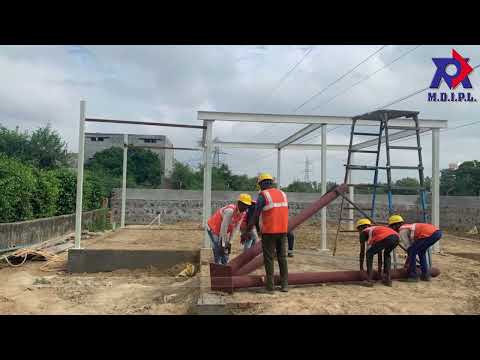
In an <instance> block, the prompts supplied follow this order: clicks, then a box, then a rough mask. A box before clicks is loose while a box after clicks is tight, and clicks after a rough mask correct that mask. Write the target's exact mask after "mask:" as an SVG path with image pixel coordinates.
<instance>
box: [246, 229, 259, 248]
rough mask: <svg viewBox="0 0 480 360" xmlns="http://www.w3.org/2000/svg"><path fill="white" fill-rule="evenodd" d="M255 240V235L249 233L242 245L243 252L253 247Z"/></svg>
mask: <svg viewBox="0 0 480 360" xmlns="http://www.w3.org/2000/svg"><path fill="white" fill-rule="evenodd" d="M256 240H257V238H256V236H255V233H254V232H253V231H251V232H250V233H249V234H248V239H247V240H245V242H244V243H243V251H247V250H248V249H250V248H251V247H252V246H253V245H255V242H256Z"/></svg>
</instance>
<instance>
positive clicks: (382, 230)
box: [363, 226, 398, 245]
mask: <svg viewBox="0 0 480 360" xmlns="http://www.w3.org/2000/svg"><path fill="white" fill-rule="evenodd" d="M363 232H364V233H366V234H367V235H368V242H367V243H368V245H372V244H375V243H377V242H379V241H382V240H384V239H385V238H387V237H389V236H390V235H396V236H397V237H398V234H397V232H396V231H395V230H393V229H390V228H389V227H387V226H370V227H368V228H366V229H365V230H363Z"/></svg>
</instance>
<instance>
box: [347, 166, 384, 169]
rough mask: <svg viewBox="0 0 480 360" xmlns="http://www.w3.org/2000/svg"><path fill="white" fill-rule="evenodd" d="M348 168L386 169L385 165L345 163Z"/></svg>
mask: <svg viewBox="0 0 480 360" xmlns="http://www.w3.org/2000/svg"><path fill="white" fill-rule="evenodd" d="M345 166H346V167H347V168H348V169H351V170H377V169H386V167H383V166H366V165H345Z"/></svg>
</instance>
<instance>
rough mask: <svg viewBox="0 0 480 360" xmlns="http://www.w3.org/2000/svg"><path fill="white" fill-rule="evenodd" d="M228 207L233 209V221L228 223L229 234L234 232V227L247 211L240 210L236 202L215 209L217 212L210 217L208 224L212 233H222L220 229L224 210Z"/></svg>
mask: <svg viewBox="0 0 480 360" xmlns="http://www.w3.org/2000/svg"><path fill="white" fill-rule="evenodd" d="M226 209H232V210H233V215H232V221H231V222H230V224H228V229H227V233H228V234H231V233H232V231H233V229H234V228H235V227H236V226H237V225H238V224H239V223H240V222H241V221H242V219H243V217H244V215H245V213H241V212H240V211H238V208H237V206H236V205H234V204H230V205H227V206H224V207H222V208H220V209H218V210H217V211H215V214H213V215H212V216H211V217H210V219H208V226H209V227H210V230H211V231H212V233H214V234H215V235H220V229H221V227H222V221H223V212H224V211H225V210H226Z"/></svg>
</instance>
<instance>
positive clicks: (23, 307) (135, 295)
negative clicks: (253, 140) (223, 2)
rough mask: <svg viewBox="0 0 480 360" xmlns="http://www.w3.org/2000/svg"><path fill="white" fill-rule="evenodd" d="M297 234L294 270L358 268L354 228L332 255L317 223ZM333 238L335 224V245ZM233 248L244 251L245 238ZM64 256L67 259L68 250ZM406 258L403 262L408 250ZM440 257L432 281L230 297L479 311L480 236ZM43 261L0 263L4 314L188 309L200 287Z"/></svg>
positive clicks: (155, 233)
mask: <svg viewBox="0 0 480 360" xmlns="http://www.w3.org/2000/svg"><path fill="white" fill-rule="evenodd" d="M295 234H296V241H297V243H296V250H297V252H296V254H295V257H294V258H288V260H289V270H290V271H292V272H297V271H332V270H349V269H352V270H357V268H358V262H357V254H358V243H357V240H356V237H355V235H351V234H349V235H348V236H344V237H343V238H342V239H341V241H340V242H339V245H338V250H337V257H336V258H332V257H331V256H329V255H327V254H321V253H319V252H318V251H316V249H317V248H318V245H319V239H320V231H319V226H318V225H308V226H307V225H304V226H301V227H300V228H299V229H298V230H296V232H295ZM334 238H335V228H334V226H332V227H331V228H330V229H329V240H330V241H329V244H328V246H329V248H332V247H333V239H334ZM202 240H203V232H202V231H199V230H198V224H196V223H179V224H175V225H162V226H161V227H160V229H153V230H148V229H145V228H141V227H133V228H130V229H126V230H122V231H119V232H116V233H112V234H108V235H106V236H104V237H100V238H92V239H88V240H85V241H84V243H83V245H84V246H85V247H89V248H117V249H118V248H143V249H145V248H153V249H185V250H186V249H191V250H193V249H199V248H200V247H201V244H202ZM233 251H234V254H235V253H238V252H239V251H240V246H239V244H238V239H237V240H236V241H235V242H234V243H233ZM400 252H401V251H400ZM401 255H403V254H400V253H399V258H400V256H401ZM62 256H63V258H64V259H66V254H63V255H62ZM399 260H400V261H401V262H402V263H403V260H404V258H400V259H399ZM433 261H434V266H436V267H438V268H440V270H441V272H442V273H441V275H440V276H439V277H438V278H435V279H433V281H432V282H430V283H425V282H419V283H416V284H410V283H402V282H399V281H394V284H393V287H392V288H388V287H385V286H383V285H381V284H378V285H376V286H375V287H373V288H365V287H363V286H360V285H358V284H348V285H340V284H338V285H332V284H329V285H324V286H308V287H306V286H304V287H291V288H290V292H289V293H287V294H285V293H280V292H276V293H275V294H274V295H266V294H260V293H259V292H258V290H257V289H245V290H241V291H237V292H236V293H235V294H233V295H224V296H225V298H226V300H227V301H228V302H230V303H240V304H249V305H248V306H244V307H241V308H242V310H235V311H234V313H238V314H479V313H480V291H479V290H480V262H479V261H480V242H473V241H465V240H460V239H458V238H456V237H453V236H449V235H446V236H445V237H444V239H443V240H442V254H440V255H435V256H434V259H433ZM42 264H43V263H42V262H34V261H31V262H27V263H26V264H25V265H24V266H22V267H18V268H10V267H3V268H1V269H0V314H187V313H189V312H190V311H191V308H192V305H193V304H195V303H196V299H197V297H198V293H199V289H198V286H199V274H197V275H196V276H195V277H193V278H191V279H188V280H186V281H185V280H182V281H180V280H178V279H176V278H175V277H174V275H175V274H177V273H178V272H180V270H181V268H182V266H177V267H176V268H174V269H171V270H170V271H167V272H163V273H162V272H160V271H158V270H156V269H154V268H152V269H147V270H135V271H131V270H118V271H114V272H110V273H98V274H75V275H71V274H67V273H65V272H64V271H57V272H44V271H41V270H40V269H39V268H40V266H41V265H42ZM258 273H263V270H261V269H260V270H259V271H258Z"/></svg>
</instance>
